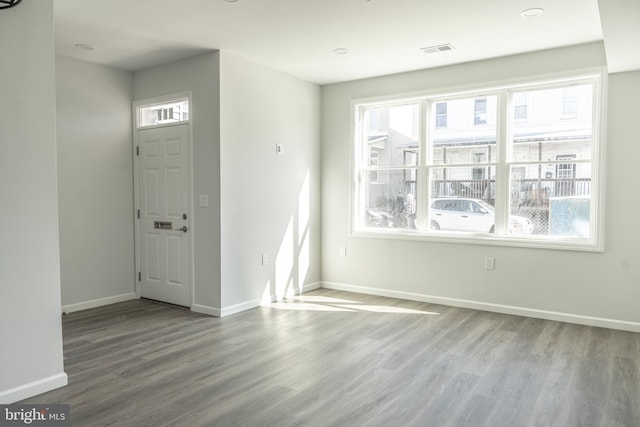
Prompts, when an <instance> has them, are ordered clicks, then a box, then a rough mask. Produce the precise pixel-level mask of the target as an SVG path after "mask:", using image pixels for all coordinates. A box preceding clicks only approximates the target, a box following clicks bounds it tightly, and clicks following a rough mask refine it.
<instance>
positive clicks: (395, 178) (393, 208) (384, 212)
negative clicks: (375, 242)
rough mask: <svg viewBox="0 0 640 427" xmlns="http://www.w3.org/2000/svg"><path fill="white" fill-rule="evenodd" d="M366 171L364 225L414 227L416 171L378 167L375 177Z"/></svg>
mask: <svg viewBox="0 0 640 427" xmlns="http://www.w3.org/2000/svg"><path fill="white" fill-rule="evenodd" d="M372 173H373V171H369V174H365V180H366V182H365V186H364V189H365V192H364V203H363V212H361V214H362V216H363V218H364V225H365V227H384V228H404V229H414V228H415V216H416V208H417V204H416V201H417V200H416V197H417V187H416V179H417V173H416V170H415V169H413V168H411V169H398V170H378V171H375V180H374V177H373V176H372V175H371V174H372Z"/></svg>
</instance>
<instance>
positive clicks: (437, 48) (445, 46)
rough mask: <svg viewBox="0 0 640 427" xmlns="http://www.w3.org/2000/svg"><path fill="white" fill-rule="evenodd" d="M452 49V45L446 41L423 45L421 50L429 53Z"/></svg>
mask: <svg viewBox="0 0 640 427" xmlns="http://www.w3.org/2000/svg"><path fill="white" fill-rule="evenodd" d="M453 49H454V48H453V46H452V45H451V44H449V43H447V44H441V45H438V46H429V47H423V48H422V49H421V50H422V51H423V52H424V53H425V54H431V53H439V52H447V51H450V50H453Z"/></svg>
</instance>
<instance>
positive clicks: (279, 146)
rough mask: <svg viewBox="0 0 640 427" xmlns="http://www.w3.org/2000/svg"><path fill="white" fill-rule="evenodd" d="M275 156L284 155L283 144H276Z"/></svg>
mask: <svg viewBox="0 0 640 427" xmlns="http://www.w3.org/2000/svg"><path fill="white" fill-rule="evenodd" d="M276 154H277V155H278V156H283V155H284V145H283V144H276Z"/></svg>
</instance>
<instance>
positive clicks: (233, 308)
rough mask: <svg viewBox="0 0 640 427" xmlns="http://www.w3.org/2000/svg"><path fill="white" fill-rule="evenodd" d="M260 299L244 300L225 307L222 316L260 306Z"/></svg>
mask: <svg viewBox="0 0 640 427" xmlns="http://www.w3.org/2000/svg"><path fill="white" fill-rule="evenodd" d="M260 305H261V304H260V301H258V300H252V301H246V302H242V303H240V304H235V305H231V306H229V307H223V308H222V310H221V313H220V317H226V316H231V315H232V314H236V313H240V312H241V311H245V310H251V309H252V308H256V307H260Z"/></svg>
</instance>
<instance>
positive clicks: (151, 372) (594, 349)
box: [25, 289, 640, 427]
mask: <svg viewBox="0 0 640 427" xmlns="http://www.w3.org/2000/svg"><path fill="white" fill-rule="evenodd" d="M63 332H64V350H65V351H64V353H65V370H66V372H67V374H69V385H68V386H67V387H64V388H61V389H58V390H54V391H52V392H49V393H45V394H42V395H40V396H37V397H34V398H32V399H29V400H28V401H25V402H32V403H67V404H70V405H71V418H72V421H73V425H75V426H92V427H94V426H104V425H110V426H189V427H191V426H248V427H251V426H278V427H281V426H367V427H368V426H492V427H497V426H509V427H512V426H563V427H564V426H607V427H611V426H639V425H640V334H636V333H631V332H622V331H614V330H608V329H602V328H595V327H587V326H579V325H573V324H567V323H560V322H553V321H545V320H538V319H531V318H526V317H517V316H509V315H502V314H496V313H489V312H483V311H476V310H468V309H461V308H454V307H446V306H440V305H434V304H426V303H419V302H412V301H403V300H398V299H391V298H382V297H375V296H368V295H360V294H352V293H347V292H340V291H332V290H326V289H320V290H317V291H314V292H310V293H308V294H305V295H304V296H302V297H297V298H296V299H293V300H288V301H287V302H282V303H278V304H274V305H273V306H271V307H262V308H257V309H254V310H250V311H247V312H243V313H240V314H236V315H233V316H230V317H226V318H222V319H219V318H212V317H208V316H203V315H199V314H195V313H192V312H190V311H189V310H187V309H183V308H178V307H173V306H169V305H164V304H160V303H155V302H150V301H144V300H141V301H128V302H124V303H120V304H114V305H110V306H107V307H101V308H97V309H92V310H87V311H82V312H77V313H72V314H70V315H67V316H64V318H63Z"/></svg>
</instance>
